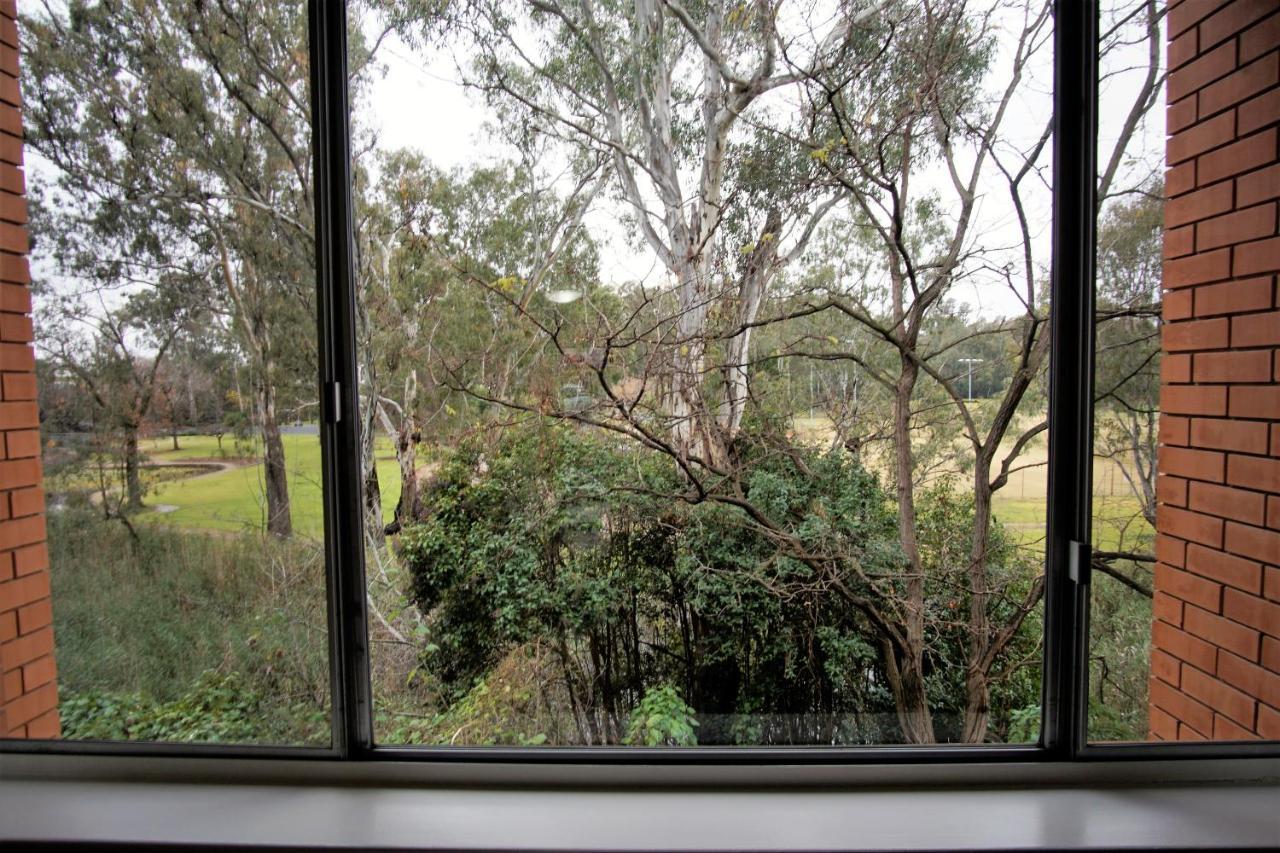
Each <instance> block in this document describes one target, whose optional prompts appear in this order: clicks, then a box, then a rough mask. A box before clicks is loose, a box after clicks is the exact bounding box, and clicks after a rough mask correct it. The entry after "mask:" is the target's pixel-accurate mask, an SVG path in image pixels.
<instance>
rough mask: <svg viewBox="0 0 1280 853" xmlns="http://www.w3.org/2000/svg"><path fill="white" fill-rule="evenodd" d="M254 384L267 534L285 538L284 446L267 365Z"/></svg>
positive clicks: (289, 528) (289, 531) (289, 530)
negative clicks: (265, 490)
mask: <svg viewBox="0 0 1280 853" xmlns="http://www.w3.org/2000/svg"><path fill="white" fill-rule="evenodd" d="M264 366H265V367H266V370H264V373H265V374H266V376H263V377H262V378H261V379H260V380H259V383H258V407H259V414H260V416H261V418H262V461H263V474H264V479H265V481H266V487H267V532H268V533H270V534H272V535H274V536H279V537H281V538H288V537H289V536H292V535H293V517H292V514H291V512H290V507H289V482H288V479H287V476H286V472H285V464H284V443H283V442H282V441H281V440H280V424H279V422H278V421H277V419H276V389H275V385H274V384H273V383H272V382H271V380H270V378H269V377H270V375H271V364H270V362H269V361H268V363H267V364H266V365H264Z"/></svg>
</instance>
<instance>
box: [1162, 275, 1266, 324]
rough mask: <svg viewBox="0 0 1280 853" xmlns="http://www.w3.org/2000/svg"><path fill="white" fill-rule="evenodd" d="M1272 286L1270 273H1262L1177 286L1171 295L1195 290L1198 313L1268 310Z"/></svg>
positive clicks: (1202, 314) (1193, 292)
mask: <svg viewBox="0 0 1280 853" xmlns="http://www.w3.org/2000/svg"><path fill="white" fill-rule="evenodd" d="M1273 289H1274V288H1273V283H1272V279H1271V276H1259V277H1258V278H1246V279H1238V280H1236V281H1228V282H1226V283H1225V284H1208V285H1204V286H1202V287H1197V288H1195V289H1194V290H1175V291H1173V293H1171V294H1169V295H1170V296H1172V295H1173V294H1175V293H1176V294H1182V293H1192V294H1194V295H1195V313H1196V316H1198V317H1211V316H1214V315H1215V314H1237V313H1241V312H1244V311H1265V310H1266V309H1268V308H1270V307H1271V305H1272V295H1271V294H1272V291H1273ZM1167 298H1168V297H1166V299H1167Z"/></svg>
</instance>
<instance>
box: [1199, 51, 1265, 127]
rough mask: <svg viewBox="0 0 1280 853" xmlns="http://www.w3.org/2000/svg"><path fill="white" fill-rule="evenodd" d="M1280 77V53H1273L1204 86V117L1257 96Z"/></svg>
mask: <svg viewBox="0 0 1280 853" xmlns="http://www.w3.org/2000/svg"><path fill="white" fill-rule="evenodd" d="M1277 81H1280V53H1269V54H1267V55H1266V56H1264V57H1262V58H1261V59H1256V60H1254V61H1253V62H1250V63H1249V64H1248V65H1245V66H1243V67H1242V68H1240V70H1238V71H1235V72H1233V73H1231V74H1229V75H1227V76H1226V77H1223V78H1222V79H1221V80H1219V81H1218V82H1216V83H1212V84H1210V85H1208V86H1205V87H1204V88H1203V89H1201V90H1200V92H1199V96H1200V117H1201V118H1204V117H1206V116H1210V115H1213V114H1214V113H1217V112H1221V111H1222V110H1225V109H1228V108H1230V107H1233V106H1235V105H1236V104H1238V103H1240V102H1241V101H1244V100H1247V99H1248V98H1251V97H1253V96H1254V95H1256V94H1258V93H1259V92H1261V91H1263V90H1264V89H1268V88H1270V87H1271V86H1274V85H1275V84H1276V82H1277Z"/></svg>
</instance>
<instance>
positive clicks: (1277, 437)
mask: <svg viewBox="0 0 1280 853" xmlns="http://www.w3.org/2000/svg"><path fill="white" fill-rule="evenodd" d="M1271 455H1272V456H1280V424H1272V425H1271Z"/></svg>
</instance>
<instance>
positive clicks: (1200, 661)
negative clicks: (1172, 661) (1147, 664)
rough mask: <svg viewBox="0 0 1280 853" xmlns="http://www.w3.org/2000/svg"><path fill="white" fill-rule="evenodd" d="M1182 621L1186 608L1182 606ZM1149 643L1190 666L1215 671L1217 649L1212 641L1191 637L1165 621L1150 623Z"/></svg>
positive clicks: (1184, 618) (1184, 617)
mask: <svg viewBox="0 0 1280 853" xmlns="http://www.w3.org/2000/svg"><path fill="white" fill-rule="evenodd" d="M1183 611H1184V612H1183V622H1185V621H1186V612H1185V611H1186V608H1183ZM1151 643H1152V646H1153V647H1154V648H1157V649H1161V650H1163V651H1165V652H1167V653H1169V654H1171V655H1173V656H1174V657H1176V658H1177V659H1178V660H1182V661H1186V662H1187V663H1189V664H1191V665H1192V666H1196V667H1199V668H1200V669H1202V670H1204V671H1206V672H1213V671H1215V669H1214V668H1215V667H1216V666H1217V661H1218V650H1217V648H1215V647H1214V646H1213V644H1212V643H1207V642H1205V641H1204V640H1202V639H1200V638H1199V637H1193V636H1191V635H1190V634H1188V633H1187V632H1186V631H1183V630H1180V629H1178V628H1176V627H1174V626H1173V625H1169V624H1167V623H1165V622H1153V623H1152V624H1151Z"/></svg>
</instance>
